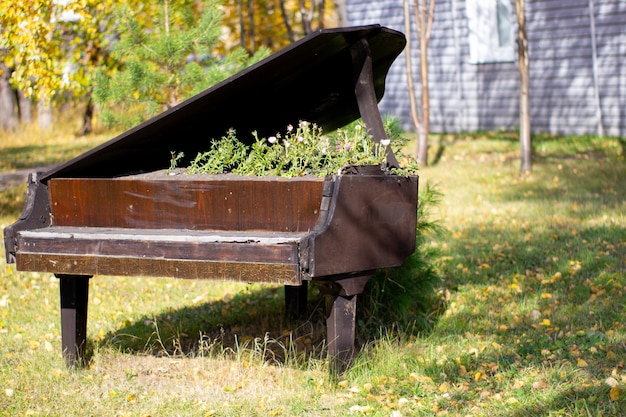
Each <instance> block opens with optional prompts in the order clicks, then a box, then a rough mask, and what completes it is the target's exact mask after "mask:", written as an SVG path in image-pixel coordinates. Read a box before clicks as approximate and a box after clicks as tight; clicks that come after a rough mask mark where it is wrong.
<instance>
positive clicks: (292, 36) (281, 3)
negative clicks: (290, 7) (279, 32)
mask: <svg viewBox="0 0 626 417" xmlns="http://www.w3.org/2000/svg"><path fill="white" fill-rule="evenodd" d="M278 4H279V6H280V15H281V16H282V17H283V22H284V23H285V30H286V31H287V37H289V41H290V42H295V41H296V35H295V34H294V33H293V29H292V28H291V24H289V16H287V9H286V8H285V0H280V1H279V2H278Z"/></svg>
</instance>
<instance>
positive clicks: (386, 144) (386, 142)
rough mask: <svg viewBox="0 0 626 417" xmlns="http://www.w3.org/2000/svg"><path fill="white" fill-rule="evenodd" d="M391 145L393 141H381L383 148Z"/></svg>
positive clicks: (384, 139)
mask: <svg viewBox="0 0 626 417" xmlns="http://www.w3.org/2000/svg"><path fill="white" fill-rule="evenodd" d="M390 143H391V141H390V140H389V139H387V138H383V139H381V140H380V144H381V145H383V146H389V144H390Z"/></svg>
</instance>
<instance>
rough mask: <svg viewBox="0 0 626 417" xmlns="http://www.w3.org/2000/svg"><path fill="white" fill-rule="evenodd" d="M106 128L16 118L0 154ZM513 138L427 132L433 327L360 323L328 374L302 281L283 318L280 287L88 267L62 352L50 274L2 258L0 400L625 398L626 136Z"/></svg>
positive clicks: (183, 411)
mask: <svg viewBox="0 0 626 417" xmlns="http://www.w3.org/2000/svg"><path fill="white" fill-rule="evenodd" d="M34 136H35V137H34ZM103 139H104V136H94V137H90V138H87V139H73V138H69V137H58V136H57V137H48V138H44V139H42V138H41V137H36V135H32V134H31V135H22V136H20V137H18V138H13V139H10V140H5V141H4V142H2V143H0V149H1V152H2V155H3V161H2V163H1V164H2V165H1V168H2V169H3V170H5V171H6V170H13V169H19V168H24V167H31V166H41V165H49V164H54V163H58V162H62V161H64V160H66V159H67V158H69V157H70V156H72V155H75V154H77V153H79V152H82V151H84V150H85V149H89V148H90V147H93V146H95V145H96V144H97V143H100V142H101V141H102V140H103ZM518 147H519V146H518V143H517V142H516V140H515V138H514V137H507V135H505V134H485V135H473V136H472V137H471V138H470V137H467V138H466V137H463V136H455V137H442V138H439V139H438V140H437V139H434V140H433V149H432V157H433V158H437V160H438V161H437V163H436V164H435V165H433V166H431V167H427V168H423V169H422V170H421V174H420V181H421V184H422V185H421V186H422V187H423V186H425V184H426V183H429V184H435V185H436V187H437V188H438V190H439V191H440V192H442V193H443V198H442V202H441V204H440V205H439V206H438V207H436V208H435V209H434V210H433V216H434V217H437V218H439V219H440V220H441V222H442V224H443V225H444V226H445V228H446V231H445V232H444V233H442V234H441V235H437V236H435V235H433V236H432V238H431V241H430V242H429V243H428V245H429V247H431V248H434V249H438V250H439V251H440V254H441V256H440V257H439V258H438V261H437V268H438V271H439V273H440V275H441V277H442V284H441V286H440V288H439V289H438V291H439V292H438V294H439V297H440V298H441V303H440V304H439V306H438V307H439V308H438V310H437V311H434V312H433V314H432V316H431V317H430V318H431V321H432V324H431V326H429V327H428V328H422V329H420V328H412V331H405V329H406V328H410V327H411V326H410V323H409V324H407V323H404V324H403V325H402V326H399V327H396V326H393V324H390V326H389V327H388V328H386V329H383V330H381V333H380V336H379V337H376V338H374V339H372V340H363V341H362V342H363V348H362V350H361V352H360V354H359V355H358V357H357V358H356V361H355V364H354V366H353V367H352V368H351V370H350V371H349V372H348V373H347V374H346V375H344V376H343V377H342V378H341V379H340V380H338V381H337V380H332V379H331V378H329V377H328V368H327V362H326V360H325V359H324V358H323V355H322V354H321V353H320V352H323V332H324V326H323V316H322V314H321V312H320V311H321V310H322V309H321V306H319V307H320V308H315V307H316V306H318V305H319V304H321V298H320V297H319V296H318V295H316V294H315V292H313V294H311V297H310V301H311V311H312V315H311V317H310V320H308V321H307V322H305V323H298V324H296V325H295V327H294V325H293V324H292V323H288V322H286V321H285V320H283V318H282V302H283V295H282V288H280V287H272V286H261V285H238V284H232V283H215V282H200V281H187V280H172V279H157V278H150V279H137V278H132V277H96V278H94V279H92V280H91V284H90V304H89V309H90V311H89V324H88V337H89V341H90V349H91V350H92V351H93V354H92V359H91V363H90V366H89V367H88V368H87V369H85V370H82V371H71V370H68V369H66V368H65V366H64V363H63V361H62V358H61V354H60V314H59V307H58V306H59V300H58V297H59V296H58V285H59V284H58V280H56V279H55V278H54V277H52V276H51V275H50V274H39V273H22V272H17V271H16V270H15V266H14V265H7V264H6V262H5V261H4V258H2V261H0V410H2V411H0V414H1V415H7V416H17V415H20V416H21V415H46V416H49V415H53V416H57V415H58V416H66V415H94V416H100V415H102V416H169V415H183V416H213V415H214V416H239V415H245V416H251V415H258V416H267V415H273V416H294V415H303V416H345V415H370V416H394V417H399V416H413V415H420V416H421V415H424V416H439V415H447V416H519V417H526V416H550V415H554V416H562V415H565V416H623V415H626V370H624V360H625V358H626V316H625V309H626V186H625V184H626V160H625V157H626V151H625V147H626V144H625V143H624V141H621V140H618V139H607V138H604V139H600V138H595V137H548V136H541V137H537V138H534V141H533V148H534V171H533V174H532V175H531V176H529V177H525V178H520V176H519V174H518V171H519V153H518ZM7 155H8V157H6V156H7ZM23 202H24V187H23V186H20V187H14V188H11V189H8V190H3V191H0V227H2V228H4V227H5V226H7V225H8V224H10V223H12V222H13V221H15V219H16V218H17V217H18V216H19V214H20V212H21V209H22V206H23ZM1 249H2V253H4V247H2V248H1ZM398 328H400V329H403V330H402V331H399V330H397V329H398Z"/></svg>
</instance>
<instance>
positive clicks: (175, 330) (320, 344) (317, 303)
mask: <svg viewBox="0 0 626 417" xmlns="http://www.w3.org/2000/svg"><path fill="white" fill-rule="evenodd" d="M386 273H388V271H381V272H380V273H379V274H380V275H379V276H378V277H377V278H373V279H371V280H370V283H368V286H367V287H366V289H365V291H364V293H363V294H361V295H359V300H358V301H357V334H356V339H355V344H356V346H355V347H356V350H357V352H358V350H359V349H360V348H361V347H362V346H365V345H366V344H367V343H369V342H372V341H374V340H375V339H376V338H377V337H381V336H385V335H387V334H392V333H393V334H397V333H398V330H399V329H409V328H410V329H411V331H413V332H425V331H427V330H428V329H427V328H426V327H427V325H426V324H425V321H423V320H422V321H419V322H418V321H417V320H416V314H417V310H420V311H421V310H422V309H423V308H424V306H417V305H415V302H412V303H407V305H406V306H405V308H406V311H404V312H403V317H402V318H401V319H400V320H395V321H393V322H391V321H389V322H385V319H384V317H382V318H381V317H367V315H368V313H370V312H371V311H377V309H378V307H379V306H378V305H374V304H375V303H377V302H379V301H380V298H379V295H378V294H377V293H378V292H379V291H381V288H380V283H381V282H384V281H385V279H383V278H385V275H384V274H386ZM424 288H426V287H424ZM428 288H430V290H431V291H432V294H430V295H429V296H431V297H432V298H433V299H435V298H436V297H435V295H434V288H433V287H430V285H428ZM387 289H388V290H389V288H387ZM308 293H309V294H308V300H307V308H306V312H305V313H304V314H303V315H301V316H300V317H297V318H292V317H288V316H287V315H286V313H285V302H284V289H283V287H280V286H278V287H277V286H267V287H262V288H260V289H256V290H245V291H242V292H241V293H237V294H235V295H234V296H232V298H230V297H229V298H227V299H224V300H216V301H212V302H208V303H203V304H200V305H195V306H189V307H182V308H178V309H172V310H169V311H165V312H163V313H161V314H159V315H157V316H156V317H152V316H151V317H148V316H144V317H142V318H141V319H139V320H137V321H135V322H132V323H128V324H127V325H125V326H123V327H121V328H119V329H117V330H115V331H114V332H111V333H109V334H107V335H106V336H105V337H104V338H103V340H102V341H101V342H99V344H100V346H115V347H116V348H117V349H119V350H120V351H124V352H129V353H133V354H150V355H156V356H169V355H179V356H198V355H209V356H210V355H211V354H213V355H216V356H217V357H226V358H237V357H239V356H240V355H241V354H242V352H244V351H247V352H249V353H251V354H253V355H255V356H256V357H258V358H262V360H264V361H266V362H268V363H271V364H286V363H290V364H294V363H295V364H297V366H299V365H301V364H304V363H306V362H307V361H308V360H309V359H314V360H317V359H323V358H325V356H326V344H327V341H326V311H327V302H328V301H329V300H328V298H326V297H327V296H325V295H323V294H322V293H320V292H319V290H318V289H317V287H316V286H315V285H312V284H309V290H308ZM372 293H374V294H372ZM425 298H426V294H425V295H424V299H425ZM372 299H375V300H372ZM409 304H410V305H409ZM359 306H360V308H359ZM403 308H404V307H403ZM433 317H434V315H433V314H431V315H430V319H433ZM420 325H422V327H420ZM430 325H432V322H431V323H430ZM428 327H430V326H428Z"/></svg>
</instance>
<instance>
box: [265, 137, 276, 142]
mask: <svg viewBox="0 0 626 417" xmlns="http://www.w3.org/2000/svg"><path fill="white" fill-rule="evenodd" d="M267 141H268V142H269V143H276V136H270V137H269V138H267Z"/></svg>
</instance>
